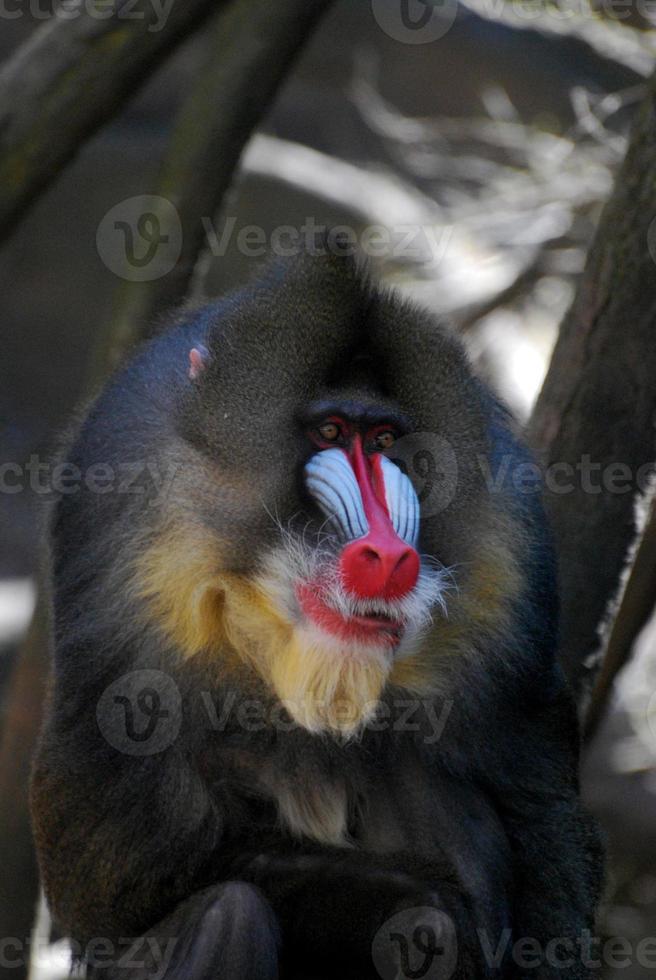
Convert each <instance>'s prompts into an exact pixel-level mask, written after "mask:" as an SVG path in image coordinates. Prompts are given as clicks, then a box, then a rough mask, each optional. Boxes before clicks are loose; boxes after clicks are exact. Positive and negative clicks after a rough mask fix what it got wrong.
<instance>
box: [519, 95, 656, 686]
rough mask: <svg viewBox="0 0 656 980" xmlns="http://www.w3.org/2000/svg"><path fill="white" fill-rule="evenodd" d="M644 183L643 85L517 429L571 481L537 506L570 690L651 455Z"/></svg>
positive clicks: (655, 294) (592, 637) (654, 442)
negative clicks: (541, 378)
mask: <svg viewBox="0 0 656 980" xmlns="http://www.w3.org/2000/svg"><path fill="white" fill-rule="evenodd" d="M654 187H656V81H655V80H652V82H651V83H650V86H649V88H648V91H647V94H646V97H645V99H644V101H643V102H642V104H641V106H640V108H639V110H638V113H637V117H636V119H635V120H634V126H633V130H632V134H631V138H630V142H629V149H628V152H627V155H626V157H625V160H624V163H623V164H622V167H621V168H620V171H619V174H618V176H617V180H616V183H615V188H614V191H613V194H612V196H611V199H610V201H609V202H608V204H607V205H606V208H605V209H604V212H603V214H602V217H601V221H600V223H599V227H598V230H597V234H596V236H595V240H594V243H593V245H592V248H591V250H590V253H589V255H588V260H587V263H586V268H585V271H584V274H583V278H582V281H581V284H580V288H579V291H578V294H577V297H576V299H575V301H574V304H573V306H572V308H571V309H570V311H569V313H568V314H567V316H566V317H565V320H564V322H563V324H562V326H561V330H560V335H559V338H558V342H557V344H556V348H555V351H554V355H553V358H552V361H551V366H550V368H549V372H548V374H547V378H546V381H545V383H544V386H543V388H542V391H541V393H540V396H539V399H538V402H537V405H536V407H535V411H534V414H533V418H532V420H531V423H530V426H529V436H530V438H531V440H532V442H533V444H534V445H535V446H536V447H537V448H538V450H539V451H541V453H542V454H543V456H544V462H545V464H547V465H550V464H554V463H561V464H562V463H565V464H567V465H568V466H569V467H571V468H572V469H571V470H570V471H564V470H563V469H562V468H561V470H560V471H559V472H560V474H561V475H560V476H559V479H560V482H561V483H562V482H563V478H562V474H563V472H569V473H570V474H571V475H572V477H573V479H572V491H571V492H564V493H563V492H551V493H549V494H548V495H547V500H546V503H547V509H548V511H549V514H550V517H551V521H552V524H553V528H554V531H555V535H556V541H557V546H558V550H559V562H560V582H561V595H562V643H561V657H562V663H563V666H564V668H565V671H566V673H567V674H568V676H569V678H570V681H571V682H572V684H573V686H574V688H575V690H577V691H580V688H581V683H582V680H583V678H584V677H585V676H586V661H587V662H589V658H590V656H591V654H593V653H594V652H595V651H596V649H597V648H598V646H599V639H598V630H599V626H600V623H601V622H602V620H603V618H604V614H605V612H606V609H607V606H608V603H609V601H610V600H611V599H612V598H613V597H614V596H615V594H616V592H617V590H618V587H619V583H620V579H621V575H622V571H623V568H624V565H625V562H626V559H627V554H628V552H629V549H630V547H631V545H632V543H633V540H634V538H635V536H636V527H635V519H634V508H635V503H636V496H637V493H638V490H637V489H636V486H637V482H638V478H639V477H641V476H642V477H644V478H645V479H646V471H645V470H641V468H642V467H645V468H647V467H649V466H650V465H651V464H652V463H653V461H654V458H655V456H656V439H655V436H656V431H655V428H654V425H655V421H656V386H655V385H654V377H656V343H655V342H654V339H655V338H654V324H655V323H656V267H655V264H654V259H653V258H652V255H651V254H650V248H649V246H650V242H651V241H652V237H651V236H652V234H653V231H654V229H653V228H652V221H653V219H654V214H655V211H656V198H655V197H654ZM586 457H589V462H590V464H591V465H592V466H593V467H594V470H593V472H592V476H588V477H586V475H585V472H584V470H585V467H586V465H587V462H588V460H586ZM615 464H622V465H623V466H624V467H626V468H627V469H626V470H625V471H624V473H625V476H626V474H627V473H628V474H629V478H630V479H629V480H628V481H627V480H624V484H622V481H621V479H617V480H616V481H615V484H614V485H613V483H612V480H611V479H610V476H611V473H612V471H611V470H610V469H609V467H612V466H613V465H615ZM553 472H554V475H555V471H553ZM618 472H619V471H617V470H616V471H615V473H616V474H617V473H618ZM572 477H571V478H572ZM604 479H605V480H606V483H605V485H604V484H603V480H604ZM621 484H622V485H624V486H625V489H619V490H618V487H619V486H620V485H621ZM627 485H628V488H627Z"/></svg>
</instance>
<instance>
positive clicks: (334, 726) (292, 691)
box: [224, 582, 392, 736]
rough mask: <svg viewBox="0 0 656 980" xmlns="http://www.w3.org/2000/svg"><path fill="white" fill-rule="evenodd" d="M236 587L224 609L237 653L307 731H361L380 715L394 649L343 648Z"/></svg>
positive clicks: (229, 592)
mask: <svg viewBox="0 0 656 980" xmlns="http://www.w3.org/2000/svg"><path fill="white" fill-rule="evenodd" d="M234 584H235V583H234V582H233V587H232V588H230V589H228V590H227V592H226V599H225V606H224V626H225V629H226V635H227V637H228V640H229V642H230V645H231V646H232V647H233V649H234V650H236V651H238V653H239V654H240V655H241V656H242V657H244V656H245V657H246V658H248V660H249V661H250V663H251V664H252V666H253V667H254V668H255V670H257V671H258V673H259V674H260V676H262V678H263V679H264V681H265V682H266V683H267V684H268V686H269V687H270V688H271V689H272V690H273V691H274V693H275V694H276V696H277V698H278V699H279V701H281V702H282V704H283V705H284V706H285V708H286V709H287V711H288V713H289V714H290V715H291V717H292V718H293V719H294V721H296V722H297V723H298V724H299V725H301V726H302V727H303V728H306V729H307V730H308V731H311V732H325V731H334V732H339V733H340V734H342V735H345V736H348V735H352V734H354V733H355V732H357V730H358V729H359V728H361V726H362V725H363V724H364V723H365V722H366V721H367V720H368V719H369V718H371V717H372V715H373V714H374V713H375V711H376V707H377V702H378V700H379V698H380V696H381V694H382V691H383V688H384V686H385V683H386V681H387V678H388V676H389V672H390V669H391V664H392V658H391V654H390V653H389V651H388V650H386V649H383V648H381V647H375V646H367V647H364V646H361V645H358V646H355V645H354V646H350V645H348V644H343V643H341V644H340V643H339V642H338V641H337V640H333V639H332V638H331V637H330V636H327V635H326V634H324V633H322V632H321V631H319V630H316V629H313V628H312V627H311V626H304V625H292V624H290V623H288V622H286V621H285V620H283V619H282V617H281V616H280V615H279V614H278V613H277V611H276V610H275V609H274V608H273V607H272V606H271V605H270V604H269V602H268V601H267V599H266V597H264V596H262V595H261V593H257V592H256V590H254V589H253V588H252V587H250V586H248V585H247V584H245V583H241V584H240V587H239V588H234Z"/></svg>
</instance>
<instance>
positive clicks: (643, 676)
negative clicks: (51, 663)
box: [0, 0, 656, 980]
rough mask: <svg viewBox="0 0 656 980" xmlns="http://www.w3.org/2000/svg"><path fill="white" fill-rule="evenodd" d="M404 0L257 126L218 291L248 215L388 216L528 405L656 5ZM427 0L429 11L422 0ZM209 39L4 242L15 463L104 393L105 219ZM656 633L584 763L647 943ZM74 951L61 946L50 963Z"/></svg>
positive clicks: (301, 62) (633, 89)
mask: <svg viewBox="0 0 656 980" xmlns="http://www.w3.org/2000/svg"><path fill="white" fill-rule="evenodd" d="M401 6H403V4H400V2H399V0H373V2H368V0H339V2H337V3H336V4H335V5H334V6H333V7H332V8H331V9H330V10H329V11H328V13H327V15H326V16H325V18H324V19H323V20H322V21H321V23H320V24H319V26H318V28H317V30H316V32H315V33H314V34H313V36H312V38H311V40H310V42H309V43H308V44H307V45H306V46H305V48H304V50H303V52H302V54H301V56H300V58H299V59H298V61H297V62H296V63H295V65H294V67H293V69H292V71H291V73H290V74H289V75H288V77H287V79H286V80H285V82H284V84H283V86H282V88H281V89H280V91H279V93H278V96H277V98H276V100H275V104H274V105H273V108H272V109H271V110H270V111H269V112H268V113H267V114H266V117H265V119H264V121H263V123H262V125H261V126H260V128H259V129H258V131H257V133H256V135H255V136H254V137H253V138H252V139H251V140H250V142H249V143H248V145H247V148H246V151H245V154H244V156H243V159H242V162H241V166H240V170H239V176H238V180H237V182H236V185H235V186H234V187H233V190H232V193H231V196H230V200H229V204H228V206H227V207H226V208H224V211H223V213H222V216H221V219H220V221H218V220H217V221H216V222H215V223H214V225H213V226H212V227H211V228H210V229H209V230H210V237H209V239H208V245H209V247H208V248H207V249H206V250H205V252H204V257H203V261H202V263H200V265H199V268H198V269H197V271H196V275H195V284H194V289H195V290H196V292H197V293H198V294H199V295H200V294H201V293H205V294H207V295H215V294H217V293H219V292H222V291H224V290H226V289H227V288H230V287H232V286H233V285H235V284H237V283H240V282H242V281H244V279H245V278H246V277H247V276H248V275H249V273H250V271H251V269H252V267H253V266H254V264H256V263H257V262H260V261H261V260H262V256H261V254H259V253H258V254H254V253H255V252H256V251H257V249H254V248H250V247H244V242H245V241H246V239H245V238H244V237H243V236H242V237H241V238H240V236H239V231H240V229H246V228H248V226H257V227H258V228H262V229H264V232H265V241H266V244H265V248H268V247H269V246H270V243H271V241H272V237H271V236H272V235H274V234H275V230H276V229H279V228H280V227H281V226H289V225H291V226H294V227H296V228H298V227H301V226H303V225H304V223H306V222H307V221H308V219H312V220H314V221H315V222H316V223H318V224H327V225H328V226H336V225H345V226H348V227H349V228H351V229H355V230H356V231H357V232H358V234H360V233H362V234H363V235H364V234H367V235H370V234H373V233H372V232H371V229H372V228H375V229H380V228H382V229H388V230H389V232H390V235H389V237H388V238H386V239H385V241H386V246H385V247H384V248H380V249H372V253H373V252H375V253H376V254H374V255H373V261H374V263H375V264H376V265H377V266H378V268H379V270H380V272H381V275H383V277H385V278H386V279H387V280H388V281H389V282H391V283H393V284H395V285H396V286H398V287H399V288H401V289H403V290H404V291H406V292H407V293H408V294H409V295H412V296H414V297H416V298H417V299H418V300H419V301H420V302H421V303H422V304H424V305H426V306H428V307H430V308H431V309H433V310H434V311H436V312H438V313H440V314H443V315H446V316H449V317H450V318H451V319H452V320H453V322H454V324H455V325H456V327H457V329H458V330H459V331H460V333H461V334H462V336H463V338H464V340H465V342H466V344H467V346H468V348H469V350H470V352H471V356H472V358H473V359H474V361H475V362H476V364H477V365H478V368H479V370H480V371H481V372H482V373H483V374H484V375H485V376H486V377H487V378H488V379H489V380H490V382H491V383H492V384H493V386H494V387H495V388H496V389H497V391H498V392H500V394H501V395H502V396H503V397H504V398H505V400H506V401H507V402H508V404H509V405H510V406H511V407H512V409H513V410H514V412H515V413H516V414H517V416H518V417H519V418H520V419H521V420H526V419H527V418H528V416H529V413H530V411H531V408H532V405H533V403H534V400H535V398H536V396H537V394H538V392H539V389H540V386H541V383H542V380H543V377H544V375H545V372H546V369H547V367H548V364H549V358H550V354H551V350H552V347H553V344H554V341H555V338H556V335H557V330H558V325H559V322H560V320H561V318H562V317H563V314H564V313H565V311H566V310H567V308H568V306H569V304H570V303H571V300H572V297H573V295H574V290H575V288H576V284H577V279H578V277H579V275H580V273H581V271H582V269H583V264H584V261H585V255H586V250H587V248H588V246H589V243H590V241H591V238H592V235H593V232H594V228H595V224H596V221H597V219H598V216H599V212H600V208H601V206H602V204H603V202H604V200H605V199H606V198H607V197H608V195H609V193H610V191H611V188H612V185H613V178H614V174H615V172H616V170H617V168H618V166H619V164H620V163H621V161H622V158H623V155H624V150H625V142H626V133H627V127H628V125H629V123H630V121H631V118H632V115H633V113H634V110H635V108H636V106H637V104H638V103H639V101H640V98H641V97H642V95H643V92H644V86H645V80H646V78H647V77H648V76H649V74H650V73H651V71H652V68H653V65H654V60H655V56H656V34H654V32H653V30H652V20H651V17H650V6H649V4H648V3H642V4H640V3H637V2H636V3H635V4H633V3H622V4H621V5H620V4H617V6H616V9H615V8H612V7H610V6H609V7H607V8H606V7H604V8H603V9H602V7H601V6H600V5H598V4H597V2H596V0H594V2H590V3H588V2H587V0H585V2H584V0H580V2H577V3H575V4H573V3H569V4H563V5H556V4H550V3H546V2H538V0H536V2H531V3H528V2H527V3H524V4H521V5H520V4H514V3H505V2H504V0H466V2H464V3H456V2H455V0H442V2H441V3H440V4H438V5H436V8H435V12H434V13H432V14H431V18H430V21H429V22H428V23H427V25H426V27H424V28H420V29H414V30H413V29H411V28H410V27H408V26H407V24H406V23H404V21H403V20H402V19H400V18H399V11H400V7H401ZM406 6H407V10H408V11H409V14H411V15H413V16H415V17H417V16H419V14H420V13H421V10H420V8H421V4H419V3H418V0H416V2H415V8H416V9H415V10H414V11H413V8H412V4H411V5H410V6H408V5H407V4H406ZM3 10H5V8H3ZM16 11H18V12H19V13H20V16H16V17H13V16H12V17H7V16H5V14H6V10H5V13H4V14H3V13H2V12H0V58H1V59H3V60H4V59H7V58H9V57H10V56H11V55H12V53H13V52H14V51H16V50H17V49H18V47H19V46H20V45H21V44H23V43H24V42H25V41H26V40H27V39H28V38H29V37H30V34H31V32H33V31H35V30H38V29H41V28H42V27H43V24H44V21H45V20H47V17H48V15H49V7H48V5H47V4H46V3H41V4H37V3H36V2H35V0H34V2H32V3H25V4H24V5H22V6H21V5H20V4H18V3H17V4H16V7H15V9H14V12H16ZM418 11H419V14H418V13H417V12H418ZM422 32H423V33H422ZM209 43H210V39H209V37H208V34H207V32H205V31H203V30H202V29H201V30H200V31H199V32H198V33H197V34H196V35H195V36H193V37H192V38H190V39H189V40H188V41H186V42H185V43H184V44H183V45H182V46H181V47H180V48H178V49H177V50H176V51H175V52H174V53H173V55H172V56H171V57H170V58H169V59H168V60H167V61H166V63H165V64H164V66H163V67H160V68H159V69H158V70H157V71H156V72H155V73H154V75H153V76H152V77H151V78H150V79H149V80H148V81H147V82H146V84H145V85H144V86H143V87H142V88H140V89H139V90H138V91H137V92H136V93H135V95H134V98H132V99H131V100H130V101H129V103H128V104H127V107H126V108H124V109H123V110H122V111H121V112H120V114H119V115H117V116H116V117H115V118H114V120H113V121H112V122H110V123H109V124H108V125H106V126H104V128H102V129H101V130H100V131H99V132H98V133H97V134H96V135H95V136H93V138H92V139H91V140H90V141H89V142H87V143H86V144H85V145H84V146H83V148H82V149H81V151H80V152H79V154H78V155H77V157H76V158H75V160H74V161H73V162H72V164H71V165H70V166H69V167H68V168H67V169H66V171H65V172H64V173H63V174H62V175H61V176H60V177H59V178H58V179H57V181H56V182H55V183H54V185H53V186H51V187H50V188H49V190H48V191H47V192H46V194H45V195H44V196H43V197H41V198H40V199H39V200H38V201H37V202H36V204H35V205H34V207H32V208H31V209H30V211H29V213H28V215H27V217H26V218H25V219H24V220H23V222H22V223H21V224H20V225H19V227H18V228H17V230H16V231H15V233H14V234H13V235H12V236H11V238H10V239H9V241H7V243H6V244H5V245H4V246H3V248H2V251H1V254H0V296H2V318H1V320H0V338H1V345H0V463H2V462H3V461H4V462H9V463H12V464H14V463H17V464H18V465H19V466H21V467H22V466H24V465H25V464H26V463H28V462H29V460H30V459H31V458H33V457H37V458H39V459H41V458H47V457H48V454H49V453H51V452H52V450H53V447H54V446H55V445H56V443H57V440H58V438H60V436H61V433H62V431H63V430H64V428H65V426H66V424H67V421H68V420H69V418H70V416H71V413H72V411H73V410H74V408H75V406H76V404H77V403H78V402H79V401H80V399H81V398H82V397H83V396H84V395H86V394H87V393H88V390H89V382H88V379H89V376H90V373H92V367H93V358H94V351H95V349H96V345H97V337H98V335H99V333H100V332H101V331H102V330H104V329H106V327H107V324H108V323H110V321H111V320H112V317H113V316H114V315H115V309H116V303H117V295H120V289H121V282H122V281H121V278H120V276H117V274H116V271H115V263H114V261H113V258H112V253H111V244H109V245H108V243H107V242H106V241H104V240H103V239H102V238H101V237H98V236H99V228H102V222H103V219H104V218H105V216H106V215H107V213H108V212H109V211H111V209H113V208H115V207H116V206H117V205H120V204H121V202H124V201H126V200H129V199H131V198H132V197H134V196H137V195H145V194H153V193H156V187H157V184H158V172H159V168H160V164H161V161H162V158H163V156H164V154H165V151H166V147H167V144H168V139H169V136H170V133H171V127H172V125H173V120H174V119H175V115H176V111H177V109H178V108H179V106H180V103H181V100H182V98H183V96H184V93H185V92H187V91H188V89H189V87H190V85H191V84H192V82H193V80H194V78H195V77H196V75H197V73H198V66H199V64H201V63H203V62H204V61H205V59H206V58H207V48H208V44H209ZM406 225H407V226H408V228H406V227H405V226H406ZM377 233H378V235H379V237H380V232H377ZM222 235H223V240H222V241H219V239H221V236H222ZM212 251H214V252H215V253H221V254H214V255H213V254H212ZM113 266H114V268H113ZM655 272H656V269H655ZM4 472H8V471H3V473H4ZM11 484H12V481H11V480H10V479H9V478H7V480H6V481H4V482H3V487H2V492H0V712H2V713H1V714H0V725H1V724H2V722H3V718H4V712H5V711H6V691H7V688H8V678H9V676H10V672H11V668H12V665H13V663H14V661H15V656H16V651H17V650H18V648H19V645H20V643H21V640H22V637H23V636H24V633H25V630H26V628H27V626H28V624H29V621H30V618H31V615H32V612H33V608H34V602H35V594H36V592H35V578H36V574H37V569H38V565H39V561H40V555H41V549H42V525H43V518H44V512H45V506H46V503H47V498H48V494H47V493H42V492H39V489H38V486H36V487H35V486H33V487H29V486H28V487H23V488H19V489H18V490H16V488H15V487H13V486H11ZM655 637H656V628H655V627H654V625H653V624H648V625H647V627H646V628H645V630H643V632H642V633H641V635H640V637H639V639H638V642H637V643H636V644H635V646H634V650H633V656H632V659H631V662H630V665H629V666H628V668H626V669H625V670H624V671H623V672H622V674H621V675H620V678H619V681H618V683H616V685H615V690H614V694H613V700H612V705H611V710H610V712H609V715H608V717H607V718H606V720H605V722H604V724H603V725H602V727H601V729H600V730H599V731H598V733H597V736H596V738H595V740H594V742H593V743H592V745H591V746H590V747H589V748H588V749H587V751H586V754H585V760H584V772H583V781H584V793H585V796H586V799H587V800H588V802H589V804H590V806H591V807H592V809H593V810H594V812H595V813H596V814H597V815H598V817H599V819H600V820H601V822H602V824H603V827H604V829H605V832H606V834H607V838H608V846H609V850H610V855H611V875H610V881H609V894H608V902H607V907H606V909H605V911H604V919H603V928H604V932H605V934H607V935H608V936H621V937H626V938H627V939H628V940H630V942H631V944H632V948H633V949H635V947H636V944H637V943H638V941H639V940H640V939H643V938H645V937H656V768H655V762H656V700H655V696H656V693H655V692H656V649H655ZM2 873H3V872H2V869H0V874H2ZM5 884H7V883H5ZM9 886H11V884H10V883H9ZM652 962H653V958H652ZM60 969H61V958H60V959H56V958H55V959H53V960H52V961H50V962H48V963H46V962H44V964H43V965H42V970H41V972H40V974H39V975H40V976H42V977H45V976H53V977H54V976H56V975H58V971H59V970H60ZM652 970H653V968H651V969H650V968H649V967H648V966H645V965H641V964H640V963H638V962H636V958H635V957H632V956H630V957H629V958H628V960H627V959H626V957H623V956H620V957H619V959H618V961H617V962H616V963H615V964H613V962H607V963H606V964H605V966H604V976H605V977H607V978H609V980H610V978H612V980H615V978H616V977H620V976H622V977H624V978H626V980H646V978H647V976H650V975H651V973H652ZM64 972H65V971H64Z"/></svg>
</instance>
